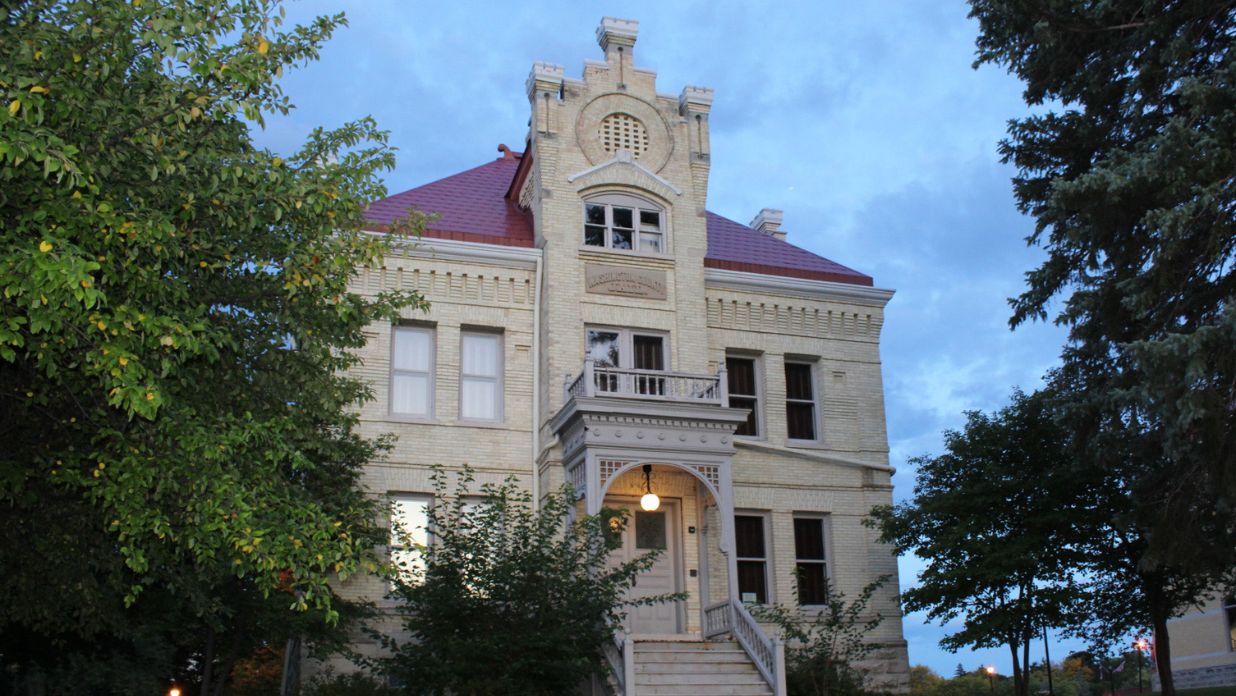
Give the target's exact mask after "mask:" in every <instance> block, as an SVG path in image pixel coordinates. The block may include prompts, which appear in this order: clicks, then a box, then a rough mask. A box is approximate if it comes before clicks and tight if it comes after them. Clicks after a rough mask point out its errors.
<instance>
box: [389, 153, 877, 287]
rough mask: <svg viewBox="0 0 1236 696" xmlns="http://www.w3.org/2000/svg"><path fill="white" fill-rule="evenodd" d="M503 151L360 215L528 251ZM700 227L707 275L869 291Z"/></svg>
mask: <svg viewBox="0 0 1236 696" xmlns="http://www.w3.org/2000/svg"><path fill="white" fill-rule="evenodd" d="M504 152H505V154H504V156H503V157H501V158H499V159H496V160H494V161H492V162H490V163H488V164H482V165H481V166H479V167H476V168H473V169H469V170H468V171H466V172H461V173H459V174H455V175H454V176H448V177H446V178H445V179H439V180H438V181H435V182H432V183H429V184H425V185H424V186H419V187H417V188H414V189H410V190H408V191H404V192H403V193H397V194H395V195H394V196H391V197H389V198H384V199H382V200H380V201H377V202H375V203H373V204H372V205H370V206H369V210H368V213H367V215H368V217H369V219H370V220H371V221H372V222H373V223H374V227H375V228H376V229H386V228H387V226H389V225H390V224H391V223H392V222H394V221H395V220H396V219H397V218H399V217H400V216H402V215H404V214H405V213H406V212H407V211H408V210H409V209H410V208H413V207H414V208H416V209H417V210H420V211H421V212H425V213H434V214H436V215H437V216H438V218H437V219H436V220H432V221H430V222H429V223H427V224H426V226H425V236H426V237H434V238H438V239H456V240H460V241H465V242H484V243H487V244H503V245H507V246H525V247H530V246H533V244H534V243H535V239H534V235H533V231H532V215H531V214H530V213H528V212H527V211H524V210H520V209H519V207H518V206H517V205H516V204H515V202H514V201H511V200H509V199H507V197H506V195H507V192H508V190H509V189H510V187H511V182H512V180H513V178H514V177H515V176H516V173H517V170H518V169H519V164H520V161H521V158H522V155H520V154H519V153H512V152H509V150H508V151H504ZM707 222H708V254H707V256H705V257H704V265H705V266H707V267H709V268H724V269H728V270H732V271H746V272H748V273H761V274H764V275H775V276H786V277H791V278H808V279H812V280H828V281H833V282H837V283H852V284H854V285H872V279H871V276H868V275H864V274H862V273H859V272H858V271H855V270H853V269H851V268H847V267H845V266H842V265H841V264H839V263H836V262H833V261H830V260H828V259H826V258H824V257H822V256H817V255H816V254H813V253H811V252H810V251H807V250H806V249H801V248H799V247H796V246H794V245H793V244H790V243H788V242H785V241H782V240H780V239H777V238H775V237H771V236H769V235H766V234H764V233H762V232H759V231H756V230H754V229H752V228H750V227H748V226H746V225H743V224H741V223H737V222H734V221H733V220H730V219H728V218H724V217H721V216H720V215H717V214H716V213H711V212H710V213H708V217H707Z"/></svg>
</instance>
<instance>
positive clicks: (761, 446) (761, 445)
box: [734, 438, 897, 474]
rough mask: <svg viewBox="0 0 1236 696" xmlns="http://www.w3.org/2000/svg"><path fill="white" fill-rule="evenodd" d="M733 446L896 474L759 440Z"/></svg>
mask: <svg viewBox="0 0 1236 696" xmlns="http://www.w3.org/2000/svg"><path fill="white" fill-rule="evenodd" d="M734 444H735V445H736V446H738V447H739V448H742V449H753V450H761V451H764V452H773V453H776V454H784V455H786V456H790V457H799V458H801V459H811V460H814V461H818V462H827V463H829V464H837V465H840V466H848V467H854V468H858V469H874V470H876V471H886V472H888V473H889V474H895V473H897V470H896V469H894V468H893V467H891V466H888V465H887V464H873V463H872V462H864V461H861V460H858V459H850V458H848V457H838V456H837V455H835V454H825V453H823V452H819V451H812V450H804V449H796V448H793V447H780V446H778V445H770V444H768V443H767V442H760V441H759V440H744V439H742V438H736V439H735V440H734Z"/></svg>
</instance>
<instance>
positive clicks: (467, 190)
mask: <svg viewBox="0 0 1236 696" xmlns="http://www.w3.org/2000/svg"><path fill="white" fill-rule="evenodd" d="M518 167H519V156H518V155H516V154H512V155H510V156H503V157H501V158H499V159H496V160H494V161H493V162H490V163H488V164H482V165H481V166H479V167H475V168H473V169H469V170H468V171H466V172H460V173H459V174H455V175H454V176H448V177H446V178H445V179H439V180H437V181H435V182H432V183H429V184H425V185H424V186H418V187H416V188H414V189H409V190H407V191H404V192H403V193H397V194H395V195H393V196H391V197H389V198H383V199H382V200H380V201H377V202H375V203H373V204H371V205H370V206H369V210H368V211H367V212H366V216H367V217H368V218H369V220H370V221H372V222H373V223H374V226H375V227H377V228H378V229H385V228H386V227H387V226H389V225H390V224H391V223H392V222H394V221H395V220H396V219H398V218H400V217H402V216H403V215H405V214H407V212H408V210H409V209H411V208H416V209H417V210H419V211H421V212H423V213H433V214H436V215H437V216H438V218H437V219H436V220H431V221H429V222H428V223H427V224H426V225H425V236H426V237H435V238H438V239H457V240H459V241H462V242H484V243H486V244H504V245H506V246H525V247H530V246H532V245H533V242H534V237H533V234H532V215H531V214H530V213H528V212H527V211H524V210H520V209H519V206H518V205H516V204H515V203H514V202H513V201H509V200H507V199H506V189H507V187H508V186H510V185H511V178H512V177H514V176H515V170H516V169H517V168H518Z"/></svg>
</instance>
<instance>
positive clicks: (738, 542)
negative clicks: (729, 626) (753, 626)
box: [734, 515, 768, 604]
mask: <svg viewBox="0 0 1236 696" xmlns="http://www.w3.org/2000/svg"><path fill="white" fill-rule="evenodd" d="M734 550H735V552H736V556H735V558H736V559H737V561H738V598H739V599H741V600H742V601H744V602H748V603H755V604H766V603H767V602H768V551H767V545H766V544H765V538H764V518H763V517H760V516H758V515H735V516H734Z"/></svg>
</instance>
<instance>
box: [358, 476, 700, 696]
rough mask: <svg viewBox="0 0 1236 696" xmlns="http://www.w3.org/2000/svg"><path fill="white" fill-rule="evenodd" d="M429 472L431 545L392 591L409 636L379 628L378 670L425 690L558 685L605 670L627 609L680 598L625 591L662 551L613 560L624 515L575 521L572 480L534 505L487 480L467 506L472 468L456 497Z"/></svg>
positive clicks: (555, 689) (553, 688)
mask: <svg viewBox="0 0 1236 696" xmlns="http://www.w3.org/2000/svg"><path fill="white" fill-rule="evenodd" d="M447 478H448V476H447V475H446V474H445V473H444V472H442V471H438V472H437V473H436V474H435V491H436V493H435V498H436V500H438V501H439V504H437V505H434V506H433V507H432V508H431V510H430V513H429V530H430V533H431V534H432V536H433V543H432V545H431V546H430V547H429V548H428V549H426V550H425V553H424V556H423V565H420V566H417V565H416V564H415V563H409V564H405V567H404V568H402V569H401V571H400V572H399V573H398V574H396V576H395V581H396V584H395V590H394V592H393V594H394V596H395V597H396V598H398V599H399V600H401V603H400V607H399V613H400V615H401V617H402V618H401V621H402V624H403V627H404V629H406V632H407V634H408V635H409V636H410V640H406V641H397V640H393V639H391V638H389V637H385V636H380V639H381V640H382V642H383V643H384V644H385V645H386V646H387V647H388V648H389V649H390V650H391V651H392V653H393V656H392V657H390V658H388V659H386V660H384V661H382V668H383V670H384V671H385V672H386V673H388V674H390V675H392V676H394V677H396V678H398V679H399V680H400V681H401V682H403V683H404V684H406V685H407V686H408V688H409V689H411V690H412V692H413V693H420V694H448V693H449V694H478V695H481V694H565V693H572V692H574V691H575V690H576V689H577V688H578V687H579V686H580V685H581V684H583V683H585V682H586V681H587V680H588V679H590V678H591V677H593V676H594V675H596V676H604V675H605V674H607V670H608V667H607V663H606V661H605V659H604V655H603V653H602V646H603V645H604V644H605V643H606V642H610V641H612V639H613V636H614V633H615V631H616V630H617V628H618V627H619V626H620V625H621V624H622V621H623V617H624V613H625V610H626V609H627V608H629V607H631V606H634V605H636V604H650V603H654V602H659V601H667V600H672V599H679V598H680V597H679V596H678V595H666V596H654V597H648V598H643V599H640V600H635V601H632V600H629V599H628V598H627V593H628V590H629V589H630V588H631V587H632V586H633V585H634V584H635V580H636V576H637V575H638V574H639V573H640V572H643V571H644V570H647V569H648V568H650V567H651V566H652V564H653V562H654V561H655V560H656V557H657V554H658V552H655V551H654V552H650V553H648V554H645V555H643V556H640V557H638V558H636V559H634V560H631V561H627V562H623V563H618V562H616V561H614V560H612V559H611V558H610V556H611V552H612V551H614V550H615V549H617V548H618V547H619V546H620V545H621V533H620V532H621V530H622V528H623V525H625V523H626V519H625V515H623V514H622V513H619V512H607V514H603V515H597V516H591V517H585V518H584V519H583V520H581V521H579V522H577V523H574V524H570V523H569V519H570V517H571V515H570V513H571V511H572V509H573V507H574V505H573V503H572V500H573V496H572V495H571V494H570V491H569V489H563V490H562V491H560V492H558V493H556V494H553V495H550V496H548V497H547V498H546V499H545V500H544V501H543V502H542V504H541V506H540V507H539V508H538V509H533V506H532V499H531V495H530V494H529V493H528V492H527V491H526V490H524V489H521V488H520V487H519V486H517V485H516V484H515V483H514V482H511V481H508V482H506V483H504V484H502V485H499V486H493V485H487V486H484V487H482V489H481V491H482V493H483V499H482V500H481V501H480V502H479V503H477V504H469V503H468V498H467V496H468V493H469V488H468V487H469V485H470V484H471V482H472V477H471V473H470V472H465V473H464V474H462V475H461V476H460V477H459V480H458V482H457V484H456V487H455V490H454V493H453V495H449V494H450V493H451V491H450V490H449V489H448V481H447Z"/></svg>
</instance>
